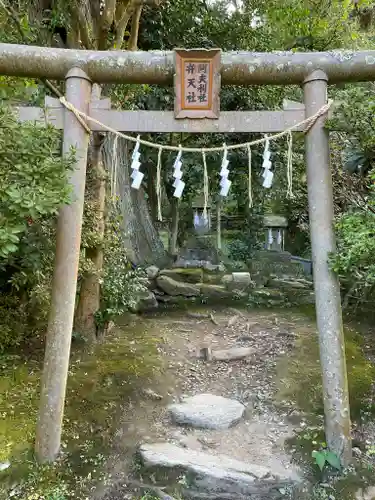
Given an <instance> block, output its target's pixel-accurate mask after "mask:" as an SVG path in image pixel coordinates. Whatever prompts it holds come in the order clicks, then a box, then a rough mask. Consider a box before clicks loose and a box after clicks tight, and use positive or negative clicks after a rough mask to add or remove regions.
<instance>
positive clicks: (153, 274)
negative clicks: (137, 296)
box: [146, 266, 159, 280]
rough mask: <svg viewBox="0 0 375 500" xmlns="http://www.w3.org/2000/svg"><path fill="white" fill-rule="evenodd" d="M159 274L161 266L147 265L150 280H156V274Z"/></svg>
mask: <svg viewBox="0 0 375 500" xmlns="http://www.w3.org/2000/svg"><path fill="white" fill-rule="evenodd" d="M158 274H159V268H158V267H156V266H150V267H146V275H147V278H148V279H150V280H154V279H155V278H156V276H157V275H158Z"/></svg>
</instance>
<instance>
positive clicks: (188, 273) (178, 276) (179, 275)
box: [160, 268, 203, 283]
mask: <svg viewBox="0 0 375 500" xmlns="http://www.w3.org/2000/svg"><path fill="white" fill-rule="evenodd" d="M160 276H169V278H172V279H174V280H176V281H182V282H186V283H201V282H202V281H203V269H202V268H175V269H163V270H162V271H160Z"/></svg>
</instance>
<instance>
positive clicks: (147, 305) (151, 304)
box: [132, 290, 159, 312]
mask: <svg viewBox="0 0 375 500" xmlns="http://www.w3.org/2000/svg"><path fill="white" fill-rule="evenodd" d="M158 306H159V304H158V301H157V300H156V297H155V295H154V294H153V293H152V292H151V291H148V290H147V291H145V292H142V293H140V295H139V296H138V300H137V303H136V305H135V306H134V307H133V308H132V312H147V311H152V310H154V309H157V308H158Z"/></svg>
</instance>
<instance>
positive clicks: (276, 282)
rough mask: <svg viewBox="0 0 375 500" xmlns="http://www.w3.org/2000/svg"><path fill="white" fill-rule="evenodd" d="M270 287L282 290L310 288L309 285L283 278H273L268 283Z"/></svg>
mask: <svg viewBox="0 0 375 500" xmlns="http://www.w3.org/2000/svg"><path fill="white" fill-rule="evenodd" d="M268 286H269V287H271V288H280V289H281V290H285V289H289V288H298V289H302V290H306V289H307V288H309V285H308V284H306V283H304V282H301V281H300V280H293V279H283V278H271V279H270V280H269V282H268Z"/></svg>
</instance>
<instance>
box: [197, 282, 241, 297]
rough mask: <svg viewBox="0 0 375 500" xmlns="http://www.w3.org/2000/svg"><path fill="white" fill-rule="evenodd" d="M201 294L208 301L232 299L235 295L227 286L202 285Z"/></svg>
mask: <svg viewBox="0 0 375 500" xmlns="http://www.w3.org/2000/svg"><path fill="white" fill-rule="evenodd" d="M200 291H201V294H202V295H203V297H206V298H207V299H213V300H218V299H230V298H232V297H233V293H232V292H231V291H229V290H227V289H226V288H225V286H220V285H209V284H205V283H204V284H202V285H201V290H200Z"/></svg>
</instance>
